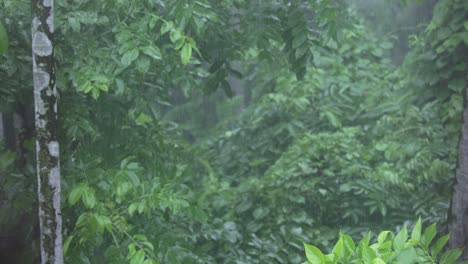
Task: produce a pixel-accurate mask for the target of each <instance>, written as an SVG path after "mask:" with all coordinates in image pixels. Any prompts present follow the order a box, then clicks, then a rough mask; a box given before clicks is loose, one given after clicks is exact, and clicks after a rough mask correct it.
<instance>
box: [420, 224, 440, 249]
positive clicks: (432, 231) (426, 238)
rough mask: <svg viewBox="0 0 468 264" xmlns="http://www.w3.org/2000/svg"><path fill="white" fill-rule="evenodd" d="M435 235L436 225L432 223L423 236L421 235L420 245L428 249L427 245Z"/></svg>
mask: <svg viewBox="0 0 468 264" xmlns="http://www.w3.org/2000/svg"><path fill="white" fill-rule="evenodd" d="M436 234H437V224H436V223H434V224H432V225H430V226H429V227H428V228H426V230H425V231H424V234H423V235H422V238H421V244H422V245H423V247H424V248H425V249H427V248H428V247H429V244H430V243H431V242H432V239H434V237H435V235H436Z"/></svg>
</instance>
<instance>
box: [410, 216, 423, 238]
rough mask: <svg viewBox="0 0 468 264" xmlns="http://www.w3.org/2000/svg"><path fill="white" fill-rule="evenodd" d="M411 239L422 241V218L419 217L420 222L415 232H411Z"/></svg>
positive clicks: (414, 229) (415, 227)
mask: <svg viewBox="0 0 468 264" xmlns="http://www.w3.org/2000/svg"><path fill="white" fill-rule="evenodd" d="M411 238H412V239H414V240H416V241H420V239H421V217H419V220H418V222H417V223H416V225H415V226H414V228H413V231H412V232H411Z"/></svg>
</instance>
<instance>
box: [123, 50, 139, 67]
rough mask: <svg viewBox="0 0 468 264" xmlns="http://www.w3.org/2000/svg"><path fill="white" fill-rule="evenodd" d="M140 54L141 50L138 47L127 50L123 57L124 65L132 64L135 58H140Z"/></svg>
mask: <svg viewBox="0 0 468 264" xmlns="http://www.w3.org/2000/svg"><path fill="white" fill-rule="evenodd" d="M139 54H140V51H139V50H138V49H133V50H130V51H127V52H126V53H125V54H124V55H123V56H122V59H121V63H122V64H123V65H124V66H128V65H130V64H131V63H132V62H133V61H134V60H136V59H137V58H138V55H139Z"/></svg>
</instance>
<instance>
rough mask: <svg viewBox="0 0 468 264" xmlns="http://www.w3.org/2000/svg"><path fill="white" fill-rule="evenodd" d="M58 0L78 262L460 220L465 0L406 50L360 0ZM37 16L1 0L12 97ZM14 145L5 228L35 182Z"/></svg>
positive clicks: (67, 180) (2, 166) (283, 244)
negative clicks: (400, 53)
mask: <svg viewBox="0 0 468 264" xmlns="http://www.w3.org/2000/svg"><path fill="white" fill-rule="evenodd" d="M56 8H57V14H56V32H55V34H56V43H57V50H56V57H57V69H58V71H57V76H58V89H59V92H60V98H59V106H58V109H59V110H58V111H59V116H60V120H59V122H60V128H61V129H60V132H61V134H60V143H61V152H62V153H61V157H62V169H63V189H62V190H63V218H64V239H65V245H64V247H65V248H66V255H65V256H66V262H67V263H132V264H133V263H170V264H177V263H249V264H250V263H252V264H255V263H300V262H302V261H304V252H303V246H302V243H303V242H307V243H312V244H314V245H317V246H318V247H320V248H321V249H324V250H325V251H331V250H332V248H333V245H334V243H333V242H334V240H335V236H336V234H337V232H338V231H339V230H342V231H343V232H344V233H347V234H349V235H351V237H353V238H358V237H362V236H363V235H364V234H366V233H368V231H369V230H380V229H381V228H384V229H390V228H394V227H395V226H399V227H401V226H402V224H407V225H409V224H411V222H410V221H411V220H412V219H414V218H415V215H421V216H422V220H423V222H428V221H429V222H436V221H439V222H442V223H443V222H444V221H445V218H446V212H447V207H448V201H449V197H450V192H451V179H452V176H453V173H454V168H455V162H456V145H457V139H458V133H459V119H460V113H461V111H462V108H463V105H462V87H463V85H464V83H463V82H462V81H461V78H462V77H463V74H466V65H465V63H466V62H465V60H466V56H467V47H468V43H467V42H466V40H465V35H466V34H467V32H468V28H467V25H466V21H465V20H466V14H467V13H468V7H467V4H465V1H461V0H460V1H455V0H453V1H451V0H444V1H440V3H439V4H438V6H437V7H436V10H435V12H434V18H433V20H432V21H431V22H430V23H429V27H428V28H427V29H426V30H425V31H422V32H421V33H420V34H418V35H414V36H412V37H411V38H410V39H411V41H412V42H411V44H412V50H411V51H410V52H409V54H408V56H407V57H406V59H405V61H404V64H403V65H395V64H393V63H392V61H395V59H394V58H392V57H391V56H392V51H393V46H394V45H395V42H394V41H393V39H392V37H391V36H388V35H387V34H380V33H376V32H375V30H374V27H370V26H368V24H367V23H366V22H364V21H363V20H362V19H361V18H360V17H359V16H362V15H361V14H359V13H356V12H354V11H350V10H348V9H347V6H346V5H345V3H343V2H342V1H281V0H269V1H243V0H233V1H218V0H213V1H211V0H200V1H188V0H177V1H123V0H106V1H88V0H80V1H56ZM28 16H29V5H28V4H25V3H23V2H22V1H17V0H5V1H3V2H1V3H0V17H2V21H0V22H1V23H2V24H3V25H4V27H5V29H6V31H7V35H8V37H9V50H8V51H7V52H6V53H5V54H4V55H0V56H1V57H0V82H1V83H2V84H3V83H6V84H7V85H0V110H1V111H7V112H13V111H15V109H16V108H17V107H18V102H20V103H21V104H22V105H28V104H29V103H30V102H31V101H30V99H31V98H30V97H27V96H25V94H28V93H29V91H30V83H31V82H30V81H27V80H31V74H30V69H31V65H30V63H31V62H30V45H31V43H30V38H29V35H28V34H29V33H28V32H29V29H30V25H29V22H26V21H29V17H28ZM4 17H5V18H7V17H8V18H9V20H8V21H9V22H8V23H6V22H5V21H6V20H5V21H4V20H3V18H4ZM13 17H14V18H15V19H13ZM20 22H21V23H20ZM376 28H377V27H376ZM1 41H2V37H1V36H0V42H1ZM232 80H236V81H239V82H240V83H241V87H240V88H239V87H236V85H233V83H235V82H233V81H232ZM28 142H29V141H27V142H25V146H26V147H30V148H32V147H33V146H30V145H31V144H30V143H28ZM4 153H6V154H4ZM14 156H15V155H14V154H13V153H10V152H5V151H3V150H2V152H1V153H0V173H1V174H2V175H1V176H2V178H1V179H0V180H1V181H2V184H1V189H2V193H5V196H8V199H7V200H8V206H5V207H1V208H0V209H1V210H2V212H3V211H5V213H2V214H0V215H1V216H2V217H5V218H6V217H9V219H2V221H1V223H2V225H4V226H6V227H5V229H11V228H12V226H13V224H12V223H14V222H15V221H17V219H18V217H19V216H18V214H14V213H7V212H11V211H12V209H11V208H24V209H25V211H28V210H29V209H26V208H31V207H32V206H33V204H34V197H36V195H35V193H34V192H35V191H36V190H35V185H34V184H35V182H34V181H35V180H34V177H32V176H31V177H30V176H29V175H32V174H33V168H34V163H32V162H31V161H30V159H29V156H28V158H27V160H26V164H27V165H26V166H24V167H23V166H19V165H18V166H16V167H15V165H16V164H15V162H14V160H17V159H18V158H16V159H15V157H14ZM3 175H7V176H6V177H3ZM428 194H430V195H428ZM31 215H32V214H31ZM402 236H403V235H402ZM341 237H342V241H345V242H346V241H348V242H349V241H350V238H349V237H348V236H345V235H341ZM383 239H384V240H388V241H390V240H392V241H395V240H396V238H395V239H393V238H391V239H390V238H388V237H384V238H383ZM404 240H406V239H402V238H401V239H400V238H399V239H398V241H404ZM345 242H343V243H344V244H346V243H345ZM421 242H422V240H421ZM384 243H385V241H384ZM394 243H395V242H394ZM398 243H400V242H398ZM344 244H343V245H344ZM398 245H400V244H398ZM357 247H359V246H357V245H356V248H357ZM398 247H400V246H398ZM431 247H432V248H433V249H434V245H432V246H431ZM426 248H427V247H426ZM433 251H437V250H433ZM440 254H442V253H440ZM440 254H439V255H440ZM430 255H431V256H434V255H437V254H435V253H434V252H431V253H430ZM402 263H404V262H402Z"/></svg>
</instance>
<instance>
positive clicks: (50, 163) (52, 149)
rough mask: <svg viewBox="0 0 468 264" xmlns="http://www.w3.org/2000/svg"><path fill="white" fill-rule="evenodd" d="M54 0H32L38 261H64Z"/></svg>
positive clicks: (59, 262) (60, 263)
mask: <svg viewBox="0 0 468 264" xmlns="http://www.w3.org/2000/svg"><path fill="white" fill-rule="evenodd" d="M53 8H54V7H53V0H32V16H33V17H32V39H33V41H32V57H33V83H34V104H35V119H36V155H37V176H38V198H39V222H40V228H41V235H40V236H41V263H47V264H49V263H54V264H62V263H63V250H62V233H61V232H62V215H61V209H60V195H61V191H60V160H59V144H58V141H57V107H56V105H57V102H56V101H57V91H56V87H55V85H56V83H55V58H54V42H53V31H54V28H53Z"/></svg>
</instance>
